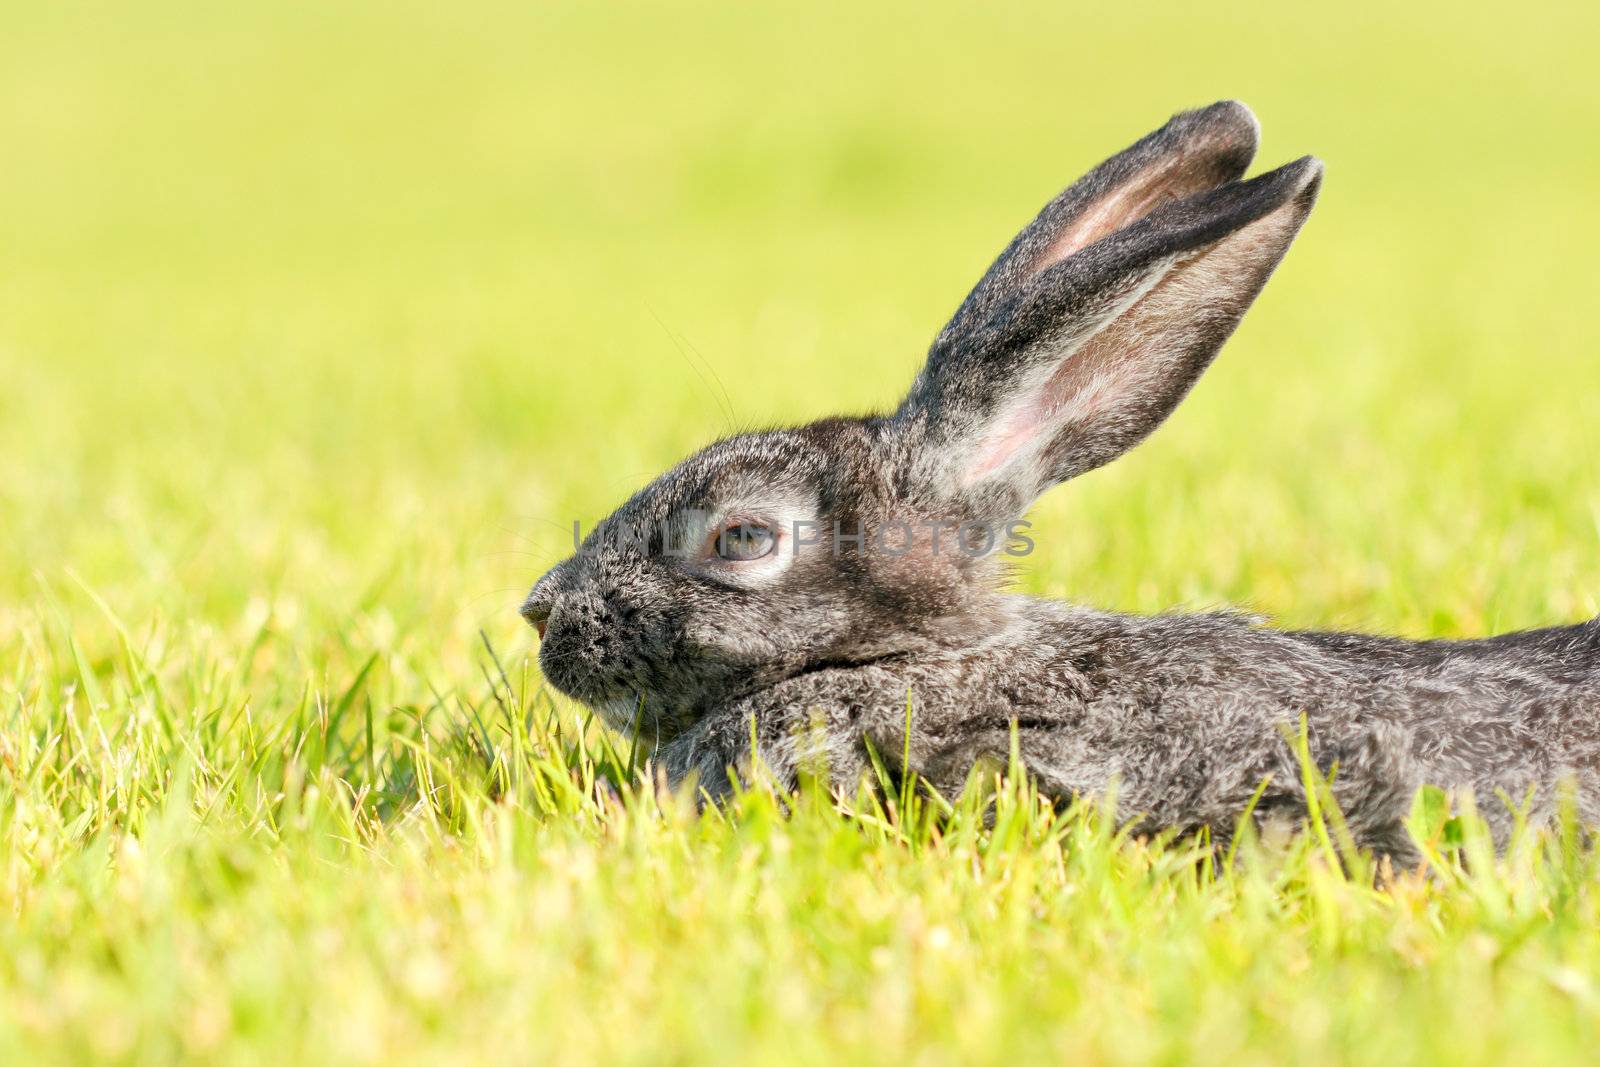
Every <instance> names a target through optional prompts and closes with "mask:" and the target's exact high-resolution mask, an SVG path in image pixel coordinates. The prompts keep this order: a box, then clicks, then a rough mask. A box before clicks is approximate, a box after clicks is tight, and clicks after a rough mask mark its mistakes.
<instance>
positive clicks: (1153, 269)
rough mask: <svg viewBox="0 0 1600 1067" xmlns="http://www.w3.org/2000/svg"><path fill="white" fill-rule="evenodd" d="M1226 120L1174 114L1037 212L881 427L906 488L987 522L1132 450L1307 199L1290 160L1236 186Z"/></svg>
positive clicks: (1311, 176) (1245, 297)
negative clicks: (891, 432)
mask: <svg viewBox="0 0 1600 1067" xmlns="http://www.w3.org/2000/svg"><path fill="white" fill-rule="evenodd" d="M1256 131H1257V127H1256V122H1255V118H1254V117H1253V116H1252V115H1251V114H1250V112H1249V110H1247V109H1246V108H1245V107H1244V106H1243V105H1242V104H1237V103H1233V102H1224V103H1220V104H1213V105H1212V106H1211V107H1208V108H1203V109H1201V110H1199V111H1190V112H1186V113H1184V114H1181V115H1178V116H1177V117H1175V118H1174V119H1172V121H1170V122H1169V123H1167V125H1165V126H1163V127H1162V128H1161V129H1159V130H1157V131H1156V132H1155V133H1153V134H1150V135H1149V136H1148V137H1145V138H1144V139H1143V140H1141V141H1139V142H1138V143H1137V144H1135V145H1133V146H1132V147H1131V148H1128V149H1126V150H1125V151H1123V152H1121V153H1119V154H1118V155H1116V156H1113V157H1112V158H1110V159H1108V160H1106V161H1105V162H1104V163H1102V164H1100V165H1099V166H1098V167H1096V168H1095V169H1094V170H1092V171H1090V172H1089V174H1088V175H1086V176H1085V177H1083V178H1082V179H1080V180H1079V181H1078V182H1076V183H1075V184H1073V185H1072V186H1071V187H1070V188H1068V189H1067V190H1066V191H1065V192H1064V193H1062V194H1061V195H1060V196H1058V197H1057V198H1056V199H1055V200H1053V201H1051V202H1050V203H1049V204H1048V205H1046V207H1045V209H1044V210H1043V211H1041V212H1040V213H1039V216H1038V217H1037V218H1036V219H1034V221H1033V222H1032V223H1031V224H1030V225H1029V226H1028V227H1027V228H1026V229H1024V230H1023V231H1022V233H1021V234H1019V235H1018V236H1017V238H1016V239H1015V240H1013V241H1012V242H1011V244H1010V246H1009V247H1008V248H1007V249H1006V250H1005V252H1003V253H1002V254H1001V256H1000V258H999V259H998V260H997V261H996V262H995V264H994V266H992V267H990V268H989V271H988V273H986V274H985V275H984V276H983V279H982V280H981V281H979V282H978V285H977V287H976V288H975V289H973V291H972V293H971V295H970V296H968V297H967V299H966V301H965V302H964V303H963V304H962V305H961V308H960V309H959V310H958V311H957V312H956V314H955V317H954V318H952V319H951V320H950V323H949V325H947V326H946V327H945V328H944V330H943V331H942V332H941V333H940V334H939V336H938V338H937V339H936V340H935V341H934V344H933V348H932V350H931V351H930V352H929V355H928V363H927V366H926V367H924V369H923V371H922V373H921V374H919V375H918V376H917V380H916V382H915V383H913V385H912V388H911V392H910V394H909V395H908V396H907V397H906V400H905V402H904V403H903V404H902V405H901V407H900V410H899V411H898V412H897V413H896V415H895V416H894V420H893V423H894V426H895V427H896V430H897V441H898V444H899V446H900V447H901V448H902V449H903V450H904V451H903V455H904V458H905V461H906V463H907V464H908V467H909V470H905V471H903V474H906V475H909V477H910V479H911V481H912V482H913V483H915V484H917V485H919V486H921V487H923V488H924V489H925V490H926V489H931V490H932V491H933V492H934V494H935V496H936V497H938V498H940V499H943V500H946V501H948V502H951V503H954V504H955V505H957V506H958V507H960V508H961V511H962V515H963V516H964V517H970V518H974V519H980V520H984V521H990V522H996V521H1005V520H1008V519H1010V518H1014V517H1017V516H1020V515H1021V513H1022V512H1023V511H1024V510H1025V509H1026V508H1027V507H1028V505H1029V504H1031V503H1032V502H1033V500H1034V498H1036V497H1037V496H1038V495H1039V494H1040V493H1042V492H1044V491H1045V490H1046V489H1048V488H1049V487H1050V486H1052V485H1054V484H1056V483H1057V482H1060V481H1063V480H1065V479H1067V478H1070V477H1073V476H1074V475H1077V474H1081V473H1083V472H1084V471H1086V470H1090V469H1092V468H1094V467H1097V466H1099V465H1101V464H1102V463H1105V462H1107V461H1109V460H1111V459H1113V458H1115V457H1116V456H1118V455H1121V454H1122V453H1123V452H1124V451H1126V450H1127V449H1128V448H1131V447H1132V446H1133V445H1134V444H1136V443H1137V442H1138V441H1140V440H1142V439H1143V438H1144V437H1145V436H1146V435H1147V434H1148V433H1150V432H1151V431H1152V430H1154V429H1155V427H1156V426H1158V425H1159V424H1160V423H1161V421H1162V420H1163V419H1165V418H1166V416H1167V415H1168V414H1169V413H1170V412H1171V411H1172V409H1173V408H1174V407H1176V406H1177V404H1178V402H1179V401H1180V400H1181V399H1182V398H1183V397H1184V395H1185V394H1186V393H1187V392H1188V390H1189V388H1190V387H1191V386H1192V385H1193V384H1194V382H1195V380H1196V379H1197V378H1198V377H1199V376H1200V373H1201V372H1202V371H1203V370H1204V369H1205V368H1206V367H1207V366H1208V365H1209V364H1210V362H1211V360H1212V358H1213V357H1214V356H1215V355H1216V353H1217V351H1218V349H1220V348H1221V346H1222V343H1223V342H1224V341H1225V340H1226V339H1227V337H1228V335H1229V334H1230V333H1232V331H1233V328H1234V327H1235V326H1236V325H1237V324H1238V322H1239V319H1240V317H1241V316H1243V314H1244V312H1245V310H1246V309H1247V308H1248V307H1249V306H1250V303H1251V302H1252V301H1253V300H1254V299H1255V297H1256V294H1257V293H1259V292H1260V291H1261V287H1262V286H1263V285H1265V284H1266V280H1267V277H1268V276H1269V275H1270V274H1271V273H1272V270H1273V268H1275V267H1276V266H1277V264H1278V261H1279V260H1280V259H1281V258H1282V257H1283V254H1284V252H1285V251H1287V250H1288V247H1289V242H1290V241H1291V240H1293V238H1294V235H1295V234H1296V233H1297V232H1298V231H1299V228H1300V225H1301V223H1303V222H1304V221H1305V218H1306V215H1307V213H1308V212H1309V211H1310V210H1311V205H1312V202H1313V201H1314V200H1315V198H1316V192H1317V187H1318V183H1319V181H1320V179H1321V174H1322V166H1321V164H1320V163H1318V162H1317V161H1316V160H1314V159H1311V158H1310V157H1307V158H1305V159H1301V160H1298V161H1296V162H1294V163H1291V164H1289V165H1288V166H1286V167H1281V168H1279V169H1278V170H1276V171H1273V172H1271V173H1269V174H1264V175H1262V176H1261V177H1258V178H1254V179H1251V180H1250V181H1238V180H1237V179H1238V178H1239V176H1240V175H1241V174H1242V173H1243V172H1244V170H1245V168H1246V167H1247V166H1248V165H1249V163H1250V159H1251V156H1252V155H1253V154H1254V150H1255V143H1256Z"/></svg>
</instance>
